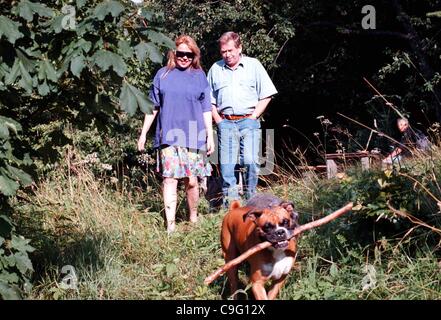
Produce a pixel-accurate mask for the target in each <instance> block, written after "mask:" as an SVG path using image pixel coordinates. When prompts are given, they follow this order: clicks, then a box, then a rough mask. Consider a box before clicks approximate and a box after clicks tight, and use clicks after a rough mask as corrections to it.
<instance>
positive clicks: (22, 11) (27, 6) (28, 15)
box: [15, 0, 54, 22]
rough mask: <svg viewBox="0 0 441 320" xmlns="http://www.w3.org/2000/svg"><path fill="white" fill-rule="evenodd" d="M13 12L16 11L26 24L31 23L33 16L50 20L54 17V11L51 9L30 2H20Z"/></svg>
mask: <svg viewBox="0 0 441 320" xmlns="http://www.w3.org/2000/svg"><path fill="white" fill-rule="evenodd" d="M15 11H18V15H19V16H20V17H22V18H23V19H25V20H26V21H28V22H30V21H32V19H33V18H34V14H37V15H39V16H41V17H48V18H52V17H53V16H54V11H53V10H52V9H51V8H48V7H47V6H45V5H43V4H40V3H34V2H30V1H28V0H22V1H20V3H19V4H18V5H17V7H16V10H15Z"/></svg>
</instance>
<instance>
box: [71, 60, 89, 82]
mask: <svg viewBox="0 0 441 320" xmlns="http://www.w3.org/2000/svg"><path fill="white" fill-rule="evenodd" d="M85 66H86V64H85V62H84V56H83V55H79V56H76V57H75V58H73V59H72V61H71V62H70V71H71V72H72V74H73V75H74V76H76V77H77V78H79V77H80V75H81V71H83V69H84V67H85Z"/></svg>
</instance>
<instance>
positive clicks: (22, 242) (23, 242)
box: [11, 235, 35, 269]
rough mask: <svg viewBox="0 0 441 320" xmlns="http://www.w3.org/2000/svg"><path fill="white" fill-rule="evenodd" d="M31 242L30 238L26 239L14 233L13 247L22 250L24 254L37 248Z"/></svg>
mask: <svg viewBox="0 0 441 320" xmlns="http://www.w3.org/2000/svg"><path fill="white" fill-rule="evenodd" d="M29 242H31V240H30V239H25V238H24V237H22V236H18V237H17V236H16V235H12V238H11V247H12V248H14V249H15V250H17V251H20V252H22V253H23V254H25V252H33V251H34V250H35V248H34V247H32V246H30V245H29ZM31 269H32V265H31Z"/></svg>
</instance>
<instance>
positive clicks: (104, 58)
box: [92, 50, 127, 77]
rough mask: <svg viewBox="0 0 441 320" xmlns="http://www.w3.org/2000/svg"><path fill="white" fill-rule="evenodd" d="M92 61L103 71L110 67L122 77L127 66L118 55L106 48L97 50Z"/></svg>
mask: <svg viewBox="0 0 441 320" xmlns="http://www.w3.org/2000/svg"><path fill="white" fill-rule="evenodd" d="M92 61H93V62H94V63H95V64H96V65H97V66H99V67H100V68H101V70H103V71H107V70H108V69H109V68H110V67H112V68H113V70H114V71H115V72H116V73H117V74H118V75H119V76H120V77H124V75H125V74H126V72H127V66H126V63H125V62H124V60H123V59H122V58H121V56H120V55H118V54H115V53H113V52H110V51H106V50H99V51H97V52H96V53H95V54H94V55H93V57H92Z"/></svg>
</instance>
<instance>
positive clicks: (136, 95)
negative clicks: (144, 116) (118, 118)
mask: <svg viewBox="0 0 441 320" xmlns="http://www.w3.org/2000/svg"><path fill="white" fill-rule="evenodd" d="M119 100H120V104H121V107H122V109H123V110H124V111H125V112H127V113H128V114H129V115H131V116H133V115H134V114H135V112H136V110H137V107H138V106H139V108H140V109H141V111H142V112H144V113H152V111H153V103H152V102H151V101H150V99H149V98H148V97H147V96H146V94H144V93H143V92H141V91H140V90H139V89H138V88H135V87H134V86H132V85H130V84H128V83H127V82H124V84H123V87H122V89H121V94H120V96H119Z"/></svg>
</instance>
